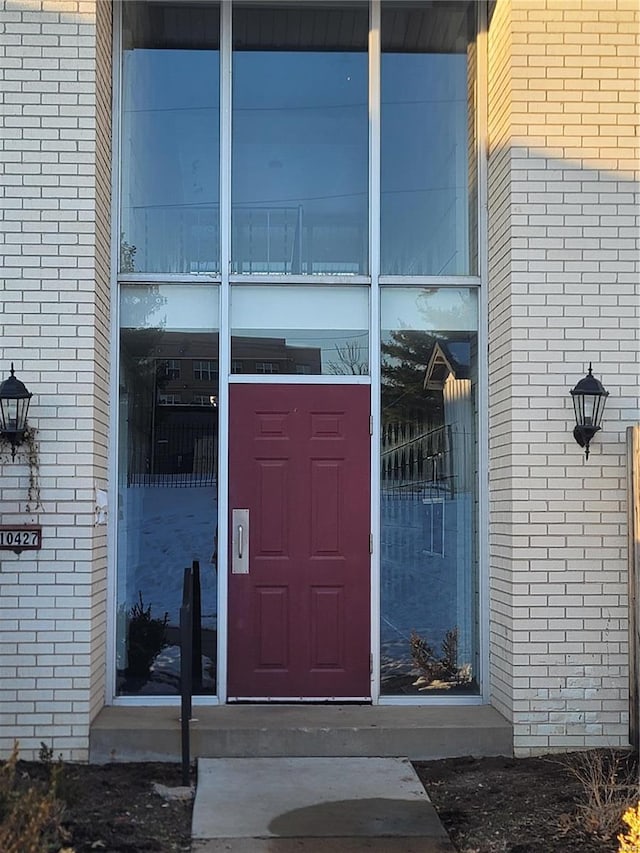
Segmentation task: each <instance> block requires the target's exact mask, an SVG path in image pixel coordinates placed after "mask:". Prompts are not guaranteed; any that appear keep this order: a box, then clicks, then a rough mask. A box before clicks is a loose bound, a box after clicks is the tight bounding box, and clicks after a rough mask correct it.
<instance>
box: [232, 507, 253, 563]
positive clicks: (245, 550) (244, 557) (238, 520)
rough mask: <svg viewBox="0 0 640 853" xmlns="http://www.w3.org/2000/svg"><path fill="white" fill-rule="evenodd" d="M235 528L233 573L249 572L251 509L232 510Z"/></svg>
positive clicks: (233, 537) (233, 536)
mask: <svg viewBox="0 0 640 853" xmlns="http://www.w3.org/2000/svg"><path fill="white" fill-rule="evenodd" d="M231 524H232V528H233V533H232V544H231V547H232V549H233V557H232V560H231V573H232V574H234V575H248V574H249V510H248V509H234V510H232V512H231Z"/></svg>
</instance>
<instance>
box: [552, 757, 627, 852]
mask: <svg viewBox="0 0 640 853" xmlns="http://www.w3.org/2000/svg"><path fill="white" fill-rule="evenodd" d="M566 766H567V769H568V770H569V772H570V773H572V774H573V775H574V776H575V777H576V779H577V780H578V781H579V782H580V785H581V786H582V791H583V802H582V803H580V804H579V806H578V811H579V815H580V819H581V821H582V822H583V823H584V826H585V828H586V829H587V830H588V831H589V832H593V833H595V834H596V835H598V836H600V837H602V838H614V837H615V836H616V834H617V833H618V832H619V830H620V828H621V826H622V824H621V820H622V815H623V813H624V812H625V810H626V809H628V808H629V807H631V806H633V805H634V804H635V802H636V801H637V800H638V798H639V796H640V782H639V780H638V767H637V764H635V765H634V763H633V760H632V759H631V757H630V756H629V754H627V753H622V752H617V751H616V750H613V749H610V750H594V751H590V752H585V753H583V754H582V755H580V756H578V757H577V759H575V760H574V761H573V762H572V763H570V764H567V765H566ZM636 853H640V850H638V851H636Z"/></svg>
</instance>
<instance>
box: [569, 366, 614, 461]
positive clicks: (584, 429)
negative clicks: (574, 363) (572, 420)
mask: <svg viewBox="0 0 640 853" xmlns="http://www.w3.org/2000/svg"><path fill="white" fill-rule="evenodd" d="M571 396H572V397H573V408H574V412H575V416H576V425H575V427H574V429H573V437H574V438H575V440H576V441H577V442H578V444H579V445H580V447H584V455H585V457H586V458H587V459H588V458H589V442H590V441H591V439H592V438H593V436H594V435H595V434H596V433H597V432H598V430H599V429H600V422H601V421H602V413H603V412H604V406H605V403H606V401H607V397H608V396H609V392H608V391H605V389H604V387H603V385H602V382H600V381H599V380H598V379H596V377H595V376H594V375H593V373H592V371H591V364H589V372H588V373H587V375H586V376H585V377H584V379H581V380H580V382H578V384H577V385H576V387H575V388H573V389H572V390H571Z"/></svg>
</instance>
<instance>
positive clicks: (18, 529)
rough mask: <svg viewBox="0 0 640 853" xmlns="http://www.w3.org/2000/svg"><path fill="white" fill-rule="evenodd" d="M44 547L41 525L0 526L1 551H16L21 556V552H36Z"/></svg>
mask: <svg viewBox="0 0 640 853" xmlns="http://www.w3.org/2000/svg"><path fill="white" fill-rule="evenodd" d="M41 547H42V527H40V526H39V525H37V526H36V525H30V526H24V527H23V526H15V527H13V526H11V525H9V524H1V525H0V550H1V551H15V552H16V554H19V553H20V551H36V550H38V549H39V548H41Z"/></svg>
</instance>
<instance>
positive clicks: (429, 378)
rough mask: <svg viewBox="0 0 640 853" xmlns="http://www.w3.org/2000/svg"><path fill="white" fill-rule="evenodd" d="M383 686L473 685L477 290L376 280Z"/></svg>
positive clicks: (432, 688)
mask: <svg viewBox="0 0 640 853" xmlns="http://www.w3.org/2000/svg"><path fill="white" fill-rule="evenodd" d="M381 311H382V339H381V347H382V364H381V374H382V388H381V394H382V424H381V430H382V433H381V434H382V441H381V447H380V466H381V506H380V514H381V524H380V527H381V565H380V584H381V588H380V607H381V613H380V637H381V692H382V694H383V695H388V696H389V695H391V696H392V695H425V696H429V695H434V694H438V693H446V694H460V693H463V694H468V693H471V694H473V693H477V692H478V689H479V676H478V657H479V652H478V552H477V513H478V500H477V481H478V476H477V472H478V469H477V465H478V463H477V460H478V441H477V426H476V424H477V419H478V411H477V375H478V351H477V350H478V336H477V294H476V291H474V290H471V289H448V288H428V289H427V288H404V287H403V288H395V289H391V288H384V289H383V290H382V292H381Z"/></svg>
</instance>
